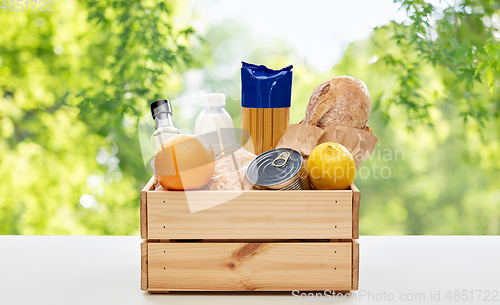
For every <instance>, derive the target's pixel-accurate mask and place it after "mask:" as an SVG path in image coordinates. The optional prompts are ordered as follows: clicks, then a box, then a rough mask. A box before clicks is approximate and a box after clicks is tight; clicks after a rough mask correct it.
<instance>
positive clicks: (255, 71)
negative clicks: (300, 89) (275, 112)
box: [241, 62, 293, 108]
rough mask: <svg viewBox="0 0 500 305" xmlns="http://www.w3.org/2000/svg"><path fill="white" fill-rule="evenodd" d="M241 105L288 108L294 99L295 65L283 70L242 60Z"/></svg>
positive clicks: (247, 106)
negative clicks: (293, 70)
mask: <svg viewBox="0 0 500 305" xmlns="http://www.w3.org/2000/svg"><path fill="white" fill-rule="evenodd" d="M241 64H242V67H241V106H242V107H246V108H287V107H290V106H291V100H292V77H293V72H292V68H293V66H292V65H290V66H288V67H285V68H283V69H281V70H273V69H269V68H268V67H266V66H264V65H254V64H250V63H246V62H241Z"/></svg>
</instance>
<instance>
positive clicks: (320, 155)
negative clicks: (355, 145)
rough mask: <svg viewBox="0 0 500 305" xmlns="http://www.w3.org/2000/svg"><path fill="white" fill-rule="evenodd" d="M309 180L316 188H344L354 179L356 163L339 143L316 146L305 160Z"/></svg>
mask: <svg viewBox="0 0 500 305" xmlns="http://www.w3.org/2000/svg"><path fill="white" fill-rule="evenodd" d="M307 170H308V172H309V180H310V181H311V183H312V185H314V187H315V188H316V189H318V190H345V189H348V188H349V186H350V185H351V184H352V182H353V181H354V177H355V175H356V165H355V164H354V158H353V157H352V155H351V153H350V152H349V151H348V150H347V148H345V147H344V146H343V145H341V144H339V143H333V142H326V143H322V144H320V145H318V146H316V147H315V148H314V149H313V150H312V152H311V155H310V156H309V160H308V161H307Z"/></svg>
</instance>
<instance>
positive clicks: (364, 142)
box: [318, 126, 378, 169]
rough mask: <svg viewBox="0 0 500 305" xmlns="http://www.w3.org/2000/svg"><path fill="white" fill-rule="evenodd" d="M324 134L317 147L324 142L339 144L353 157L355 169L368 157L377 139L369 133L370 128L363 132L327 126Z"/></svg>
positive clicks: (349, 128)
mask: <svg viewBox="0 0 500 305" xmlns="http://www.w3.org/2000/svg"><path fill="white" fill-rule="evenodd" d="M324 131H325V133H324V134H323V136H322V137H321V138H320V139H319V141H318V145H319V144H321V143H325V142H334V143H340V144H342V145H344V146H345V148H347V150H348V151H349V152H350V153H351V154H352V156H353V157H354V163H355V164H356V169H358V168H359V166H360V165H361V162H363V160H365V159H367V158H368V157H370V154H371V153H372V151H373V149H374V148H375V144H377V141H378V138H377V137H376V136H375V135H374V134H373V133H371V129H370V127H367V128H366V129H365V130H362V129H358V128H352V127H344V126H329V127H326V128H325V129H324Z"/></svg>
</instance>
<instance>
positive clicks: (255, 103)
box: [241, 62, 293, 155]
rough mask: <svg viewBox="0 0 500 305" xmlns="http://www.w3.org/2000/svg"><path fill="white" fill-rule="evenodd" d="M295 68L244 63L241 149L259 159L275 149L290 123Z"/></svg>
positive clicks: (242, 75)
mask: <svg viewBox="0 0 500 305" xmlns="http://www.w3.org/2000/svg"><path fill="white" fill-rule="evenodd" d="M292 68H293V66H291V65H290V66H288V67H285V68H283V69H280V70H273V69H269V68H267V67H266V66H263V65H254V64H250V63H245V62H242V68H241V106H242V113H241V128H242V129H243V130H246V131H247V132H246V133H242V137H241V145H242V146H243V147H244V148H245V149H246V150H248V151H250V152H252V153H253V154H255V155H260V154H261V153H263V152H266V151H268V150H271V149H274V148H275V147H276V144H278V141H279V140H280V139H281V137H282V136H283V134H284V133H285V130H286V129H287V128H288V125H289V121H290V106H291V96H292V78H293V72H292Z"/></svg>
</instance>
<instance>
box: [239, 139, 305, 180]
mask: <svg viewBox="0 0 500 305" xmlns="http://www.w3.org/2000/svg"><path fill="white" fill-rule="evenodd" d="M247 178H248V180H249V181H250V182H251V183H252V184H254V185H255V186H257V187H258V188H261V189H268V190H310V189H311V184H310V182H309V178H308V176H307V170H306V169H305V167H304V165H303V159H302V155H301V154H300V153H299V152H298V151H297V150H295V149H292V148H276V149H273V150H269V151H266V152H265V153H262V154H260V155H259V156H258V157H257V158H255V159H254V160H253V161H252V162H251V163H250V165H249V166H248V168H247Z"/></svg>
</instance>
